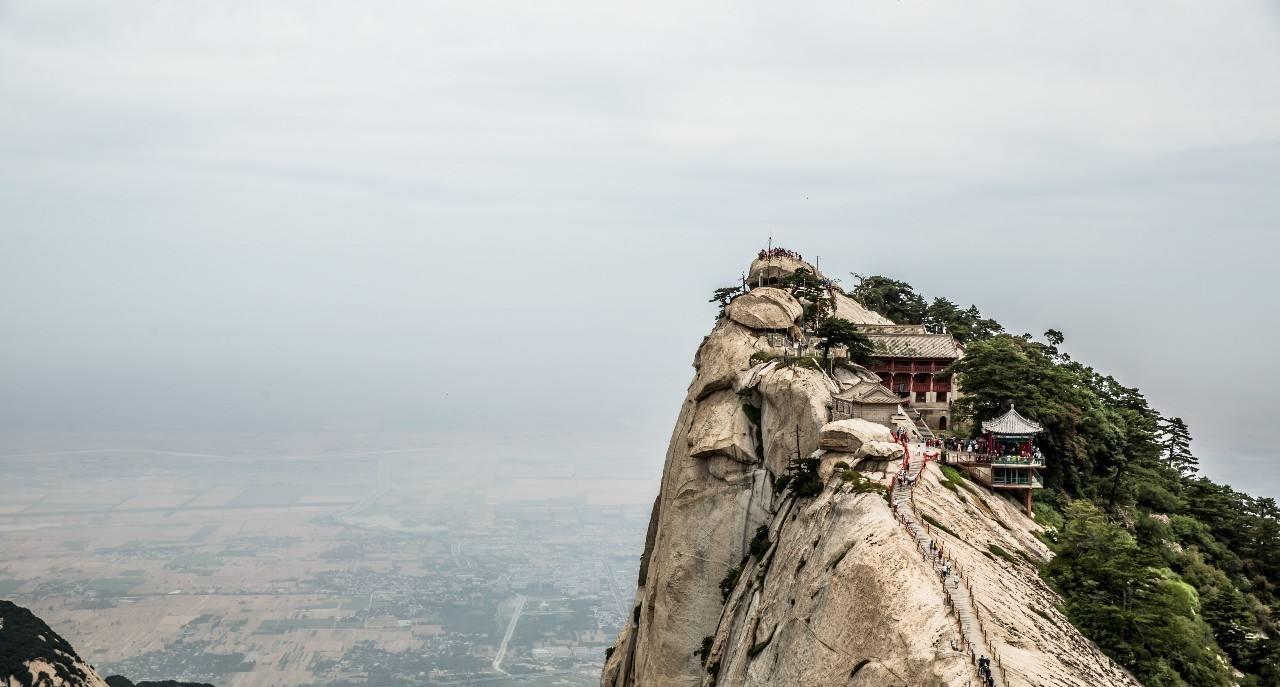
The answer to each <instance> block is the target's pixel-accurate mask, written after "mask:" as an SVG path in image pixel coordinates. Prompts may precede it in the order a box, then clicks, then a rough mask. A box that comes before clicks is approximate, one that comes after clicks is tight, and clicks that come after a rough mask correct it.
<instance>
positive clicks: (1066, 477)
mask: <svg viewBox="0 0 1280 687" xmlns="http://www.w3.org/2000/svg"><path fill="white" fill-rule="evenodd" d="M850 296H852V297H853V298H855V299H857V300H859V301H860V302H861V303H862V304H863V305H865V306H867V307H870V308H872V309H876V310H878V311H879V312H880V313H881V314H883V315H885V316H886V317H889V318H890V319H893V320H894V321H896V322H902V323H923V324H926V325H934V326H945V327H946V328H947V330H948V331H950V332H951V333H952V334H953V335H955V336H956V338H957V339H960V340H962V341H963V342H965V344H966V349H965V356H964V358H962V359H960V360H959V361H957V362H956V363H955V364H954V365H953V366H952V368H951V369H950V370H949V372H951V373H953V374H956V375H957V376H958V378H959V383H960V386H961V388H963V389H964V393H965V396H963V397H962V398H961V399H959V400H957V401H956V403H955V405H954V407H953V408H954V413H955V415H956V419H958V420H960V421H961V422H960V423H959V424H958V425H957V426H961V427H963V426H965V423H964V420H968V423H967V424H968V426H969V427H970V428H971V430H970V431H973V433H974V434H976V430H974V429H972V428H974V427H976V426H977V424H978V421H980V420H984V419H987V418H990V417H994V416H996V415H998V414H999V413H1001V412H1003V411H1004V410H1005V409H1006V408H1008V404H1009V403H1010V402H1012V403H1015V404H1016V405H1017V408H1018V411H1019V412H1021V413H1022V414H1024V415H1026V416H1028V417H1031V418H1033V419H1035V420H1036V421H1037V422H1040V423H1041V424H1042V425H1044V427H1045V431H1044V432H1043V433H1042V434H1041V435H1040V436H1039V437H1038V438H1037V441H1038V443H1039V445H1040V447H1041V449H1042V450H1043V451H1044V453H1045V456H1046V459H1047V466H1046V486H1047V487H1048V489H1046V490H1045V491H1043V492H1041V493H1040V494H1039V495H1038V497H1037V498H1038V499H1039V500H1040V503H1037V504H1036V516H1037V519H1038V520H1039V521H1040V522H1041V523H1042V524H1046V525H1049V526H1051V527H1054V528H1056V529H1057V530H1058V531H1057V532H1056V533H1054V532H1053V531H1051V532H1050V536H1049V538H1050V542H1051V544H1052V546H1053V549H1054V551H1055V553H1056V554H1057V555H1056V557H1055V558H1054V560H1053V561H1052V562H1051V563H1050V564H1049V565H1048V566H1047V567H1046V568H1045V570H1044V575H1045V578H1046V579H1047V580H1048V581H1049V582H1050V583H1051V584H1052V585H1053V586H1054V587H1055V588H1056V589H1057V590H1058V592H1059V593H1060V594H1062V596H1063V598H1064V600H1065V610H1066V612H1067V615H1068V617H1069V618H1070V619H1071V621H1072V623H1073V624H1075V625H1076V626H1077V627H1078V628H1079V629H1080V630H1081V631H1082V632H1083V633H1084V634H1085V635H1086V636H1088V637H1090V638H1091V639H1093V640H1095V641H1096V642H1097V643H1098V644H1099V646H1101V647H1102V649H1103V650H1104V651H1106V652H1107V653H1108V655H1110V656H1111V657H1112V658H1114V659H1115V660H1116V661H1118V662H1119V663H1121V664H1122V665H1124V666H1126V667H1127V668H1129V669H1131V670H1133V671H1134V673H1135V674H1136V675H1137V676H1138V678H1139V679H1140V680H1141V681H1142V682H1143V683H1144V684H1145V685H1147V686H1148V687H1166V686H1172V687H1180V686H1183V685H1190V686H1196V687H1200V686H1217V685H1229V684H1232V683H1233V682H1236V681H1233V679H1232V676H1231V671H1230V666H1228V665H1226V664H1225V662H1224V660H1223V657H1225V658H1227V659H1229V660H1230V662H1231V664H1232V665H1234V667H1235V668H1237V669H1238V670H1240V671H1241V672H1243V673H1244V677H1243V678H1242V679H1239V680H1238V683H1239V684H1240V685H1242V686H1259V687H1260V686H1266V685H1280V635H1278V634H1277V633H1278V632H1280V623H1277V618H1280V587H1277V580H1280V508H1278V507H1277V504H1276V501H1275V499H1271V498H1255V497H1252V496H1249V495H1248V494H1244V493H1242V492H1238V491H1235V490H1234V489H1232V488H1230V487H1228V486H1225V485H1221V484H1216V483H1214V482H1212V481H1210V480H1209V479H1206V478H1204V477H1202V476H1198V475H1197V474H1196V467H1197V466H1196V460H1195V456H1194V455H1193V454H1192V452H1191V450H1190V436H1191V434H1190V430H1189V429H1188V428H1187V426H1186V423H1185V422H1183V421H1182V420H1181V419H1179V418H1176V417H1171V418H1165V417H1162V416H1161V415H1160V413H1158V412H1157V411H1156V410H1155V409H1153V408H1152V407H1151V406H1150V405H1149V404H1148V403H1147V400H1146V398H1145V397H1143V395H1142V394H1141V392H1139V390H1138V389H1135V388H1130V387H1126V386H1124V385H1123V384H1121V383H1119V382H1118V381H1117V380H1115V379H1114V378H1112V377H1111V376H1108V375H1104V374H1101V373H1099V372H1097V371H1096V370H1094V369H1093V368H1091V367H1089V366H1087V365H1085V364H1083V363H1081V362H1079V361H1076V360H1073V359H1072V358H1071V357H1070V356H1068V355H1067V354H1065V353H1063V352H1062V351H1060V350H1059V349H1058V346H1060V345H1061V344H1062V341H1063V335H1062V333H1061V332H1058V331H1054V330H1050V331H1048V332H1046V333H1045V337H1044V341H1043V342H1040V341H1036V340H1034V339H1033V337H1031V336H1030V335H1022V336H1013V335H1010V334H1006V333H1004V331H1003V328H1002V327H1001V326H1000V325H999V323H997V322H995V321H994V320H991V319H988V318H984V317H982V315H981V313H980V312H978V310H977V308H975V307H972V306H971V307H970V308H969V309H967V310H961V309H959V308H958V307H955V306H954V304H952V303H951V302H950V301H947V300H946V299H942V298H939V299H935V300H934V301H933V303H932V304H928V305H926V300H925V299H924V298H923V297H922V296H920V295H919V294H916V293H915V292H914V291H913V290H912V289H911V287H910V285H909V284H906V283H904V282H899V281H895V280H892V279H889V278H887V277H880V276H874V277H860V278H859V285H858V286H857V287H856V288H855V289H854V290H853V292H852V293H850Z"/></svg>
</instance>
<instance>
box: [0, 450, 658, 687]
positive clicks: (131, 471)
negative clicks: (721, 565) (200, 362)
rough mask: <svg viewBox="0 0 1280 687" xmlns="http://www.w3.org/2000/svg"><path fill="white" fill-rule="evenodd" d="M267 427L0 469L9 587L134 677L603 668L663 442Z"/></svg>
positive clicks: (38, 457) (323, 678)
mask: <svg viewBox="0 0 1280 687" xmlns="http://www.w3.org/2000/svg"><path fill="white" fill-rule="evenodd" d="M258 440H261V438H258V439H255V438H251V437H244V438H241V439H239V440H238V442H239V443H238V444H237V443H236V442H232V445H226V444H225V442H228V441H229V440H227V439H220V440H219V441H220V442H223V443H224V445H220V446H215V447H208V446H205V445H204V444H202V443H201V439H200V438H199V437H185V438H179V439H176V440H175V439H174V438H173V437H165V438H163V439H157V438H156V437H146V436H141V437H140V436H134V437H128V438H122V437H110V438H99V439H98V440H97V443H100V444H105V445H106V446H105V447H103V448H79V447H83V446H85V438H84V437H67V438H66V440H65V442H61V443H60V444H56V445H40V446H34V445H30V446H27V448H28V449H29V450H28V452H26V453H21V454H13V455H10V456H7V457H6V466H7V471H9V474H11V475H20V476H21V477H20V478H19V479H17V480H7V481H6V483H5V484H4V485H3V486H0V497H2V499H3V500H2V501H0V540H2V541H3V542H4V549H5V557H4V559H3V561H0V597H2V598H7V599H11V600H13V601H15V602H16V603H19V604H21V605H24V606H28V607H30V608H31V609H32V610H33V611H35V612H37V613H38V614H39V615H40V616H41V617H42V618H44V619H45V621H46V622H48V623H49V624H50V626H51V627H53V628H55V630H56V631H57V632H58V633H60V634H61V635H62V636H64V637H66V638H68V639H69V640H70V641H72V642H73V643H74V645H75V646H76V647H77V650H78V651H79V652H80V654H81V655H82V656H83V657H84V658H85V660H87V661H88V662H90V663H93V664H95V665H96V667H97V668H98V670H99V672H100V673H102V674H103V675H111V674H122V675H127V676H129V677H131V678H132V679H134V680H147V679H181V680H192V681H199V682H210V683H213V684H216V685H218V686H219V687H266V686H268V685H284V686H295V685H297V686H301V685H315V686H316V687H320V686H325V685H411V684H422V685H529V686H534V685H537V686H543V685H546V686H550V685H588V684H597V683H598V680H599V672H600V666H601V663H602V661H603V659H604V652H605V649H606V647H607V646H608V645H609V644H610V643H611V642H612V640H613V637H614V636H615V635H616V634H617V632H618V630H619V629H620V628H621V627H622V624H623V622H624V619H625V618H626V616H627V614H628V613H629V612H630V605H631V594H632V590H633V589H634V587H635V576H636V572H637V569H638V566H639V560H638V558H637V552H638V551H641V550H642V549H643V537H644V530H645V525H646V523H647V518H648V511H649V508H650V506H651V505H652V499H653V495H654V491H655V490H656V488H655V485H656V479H655V476H654V475H650V474H648V473H645V472H643V470H644V469H646V466H645V465H644V463H645V461H641V460H630V464H634V465H636V466H637V468H636V470H639V471H637V472H633V473H630V474H628V473H627V470H626V468H625V465H627V464H628V458H627V457H626V456H618V455H617V454H616V453H611V452H610V451H609V450H608V449H606V448H600V447H594V450H592V455H593V456H594V457H593V458H592V457H588V458H583V457H582V456H569V455H565V456H563V457H562V458H561V457H557V449H556V448H555V447H553V446H537V445H531V444H530V443H528V442H523V441H519V440H512V441H510V442H509V443H500V444H496V445H495V444H492V440H488V441H490V443H489V444H487V445H471V446H468V447H466V448H461V447H460V446H459V445H458V444H453V443H445V444H443V445H432V440H431V439H430V438H424V437H413V436H398V437H385V436H384V437H378V438H376V439H370V438H369V437H363V436H355V437H334V436H327V437H322V438H321V439H305V440H304V439H296V440H288V441H284V442H283V444H279V445H277V444H273V443H272V442H274V441H275V440H270V441H265V440H263V441H264V443H267V444H268V445H267V446H265V447H258V448H255V446H254V444H255V442H256V441H258ZM290 441H308V442H312V445H302V446H299V445H297V444H291V443H289V442H290ZM15 443H16V444H17V445H19V446H21V445H22V442H21V440H20V439H19V440H17V441H16V442H14V441H11V442H9V444H8V445H10V446H12V445H15ZM113 444H115V446H112V445H113ZM128 444H134V445H136V446H145V447H146V448H127V447H126V445H128ZM170 444H172V445H173V446H174V448H153V447H155V446H162V447H164V446H168V445H170ZM424 445H425V447H423V446H424ZM584 450H586V449H584ZM513 455H519V456H520V460H519V461H518V465H519V468H518V469H512V468H508V467H505V465H508V464H516V463H515V462H514V461H512V462H511V463H508V462H507V461H506V460H505V459H507V458H509V457H510V456H513ZM605 460H614V461H616V462H617V463H620V464H622V465H623V466H624V467H623V468H620V469H618V468H616V466H615V469H611V470H608V471H605V470H602V469H595V468H593V461H594V464H595V465H602V463H601V461H605ZM653 462H654V461H648V463H649V466H647V467H650V468H651V465H652V463H653ZM601 475H608V478H601Z"/></svg>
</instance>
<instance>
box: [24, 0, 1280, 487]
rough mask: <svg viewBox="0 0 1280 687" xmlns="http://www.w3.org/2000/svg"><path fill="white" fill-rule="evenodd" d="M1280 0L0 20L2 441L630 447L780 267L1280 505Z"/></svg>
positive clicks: (221, 11)
mask: <svg viewBox="0 0 1280 687" xmlns="http://www.w3.org/2000/svg"><path fill="white" fill-rule="evenodd" d="M1278 228H1280V4H1277V3H1275V2H1271V3H1263V2H1203V1H1202V0H1198V1H1195V2H1170V1H1168V0H1161V1H1159V2H1155V1H1146V2H1141V1H1140V2H1126V3H1115V2H1085V3H1063V2H1018V3H1009V2H998V3H997V2H966V3H936V2H919V1H916V0H893V1H888V0H885V1H878V2H862V3H849V2H830V3H804V4H797V3H778V2H772V3H751V2H742V1H740V0H739V1H735V2H724V3H690V2H672V3H664V2H646V3H607V2H599V1H598V0H597V1H593V2H585V1H583V2H576V1H569V2H545V3H530V2H510V3H504V2H484V1H470V2H456V3H433V2H421V1H414V2H361V3H351V2H329V1H320V0H316V1H312V2H297V1H277V2H270V3H263V2H252V3H251V2H234V1H225V0H220V1H218V2H205V3H196V2H183V3H178V2H170V1H163V2H125V1H121V2H65V1H61V0H31V1H13V0H9V1H4V0H0V322H2V323H3V329H2V330H0V429H9V430H41V431H43V430H66V429H93V430H103V429H106V430H117V429H127V430H137V429H150V430H167V429H200V430H209V429H212V430H222V429H228V430H232V429H233V430H245V429H249V430H255V431H256V430H276V429H286V430H314V429H351V430H383V429H386V430H449V431H489V432H493V431H502V432H513V433H522V432H539V433H546V434H551V435H559V436H562V437H564V439H563V440H564V441H565V442H572V441H573V436H575V434H576V433H583V434H586V433H591V434H606V435H613V436H616V437H617V441H618V442H619V443H620V444H623V443H625V444H627V445H628V446H629V447H634V445H635V444H636V443H639V444H640V445H645V444H651V445H652V446H653V457H652V460H653V461H654V462H655V464H656V463H657V462H659V461H660V460H661V453H660V452H661V448H662V447H663V446H664V445H665V443H666V441H667V438H668V435H669V432H670V425H671V422H672V420H673V419H674V417H675V415H676V412H677V411H678V407H679V403H680V399H681V396H682V394H683V391H684V388H685V386H686V384H687V382H688V380H689V376H690V373H691V370H690V368H689V363H690V361H691V359H692V356H693V352H694V349H695V347H696V345H697V343H698V341H699V340H700V338H701V337H702V336H703V335H704V334H705V333H706V331H707V329H708V328H709V326H710V325H711V323H712V316H713V313H714V309H713V306H711V305H709V304H707V303H706V302H705V301H706V299H707V298H708V296H709V292H710V291H711V290H712V289H713V288H714V287H717V286H721V285H723V284H727V283H731V282H733V281H735V280H736V279H737V278H738V276H739V274H740V272H741V271H742V270H743V269H744V268H745V267H746V265H747V263H748V261H749V260H750V258H751V256H752V254H753V253H754V252H755V251H756V250H758V249H759V248H760V247H762V246H763V244H764V243H765V241H766V237H768V236H769V235H772V236H773V237H774V238H775V242H776V243H778V244H781V245H785V246H788V247H791V248H794V249H796V250H799V251H801V252H803V253H804V254H805V255H806V256H813V255H821V256H822V265H823V268H824V271H827V272H828V273H829V274H832V275H837V276H839V275H846V274H847V273H848V272H851V271H856V272H863V273H884V274H889V275H893V276H895V277H897V278H901V279H905V280H907V281H909V282H910V283H912V284H913V285H915V286H916V287H917V288H919V289H920V290H922V291H923V292H925V293H926V294H928V295H930V296H935V295H947V296H949V297H950V298H952V299H953V300H957V301H960V302H962V303H964V304H968V303H971V302H972V303H977V304H978V305H979V307H981V308H982V309H983V310H984V311H985V312H987V313H988V314H990V315H991V316H994V317H996V318H997V319H999V320H1000V321H1002V322H1004V323H1005V324H1006V325H1007V326H1008V327H1009V328H1011V329H1013V330H1015V331H1031V332H1036V333H1038V332H1042V331H1043V330H1044V329H1046V328H1048V327H1056V328H1059V329H1062V330H1063V331H1065V332H1066V335H1067V347H1068V348H1069V350H1070V351H1071V352H1072V353H1073V354H1075V355H1076V356H1078V357H1080V358H1083V359H1085V360H1087V361H1089V362H1091V363H1093V364H1095V365H1096V366H1098V367H1099V368H1101V369H1103V370H1105V371H1107V372H1110V373H1112V374H1115V375H1116V376H1117V377H1118V378H1119V379H1121V380H1122V381H1123V382H1125V383H1127V384H1130V385H1134V386H1138V387H1140V388H1141V389H1143V390H1144V391H1145V392H1147V394H1148V395H1149V396H1150V398H1151V399H1152V401H1153V403H1154V404H1155V405H1156V406H1157V407H1158V408H1159V409H1160V410H1162V411H1163V412H1165V413H1166V414H1170V415H1181V416H1183V417H1184V418H1186V419H1187V420H1188V422H1189V423H1190V424H1191V427H1192V429H1193V431H1194V433H1195V436H1196V438H1197V443H1196V448H1197V449H1198V451H1199V453H1200V454H1201V455H1202V457H1203V460H1204V461H1205V462H1206V463H1207V469H1208V471H1209V473H1210V474H1211V475H1213V476H1215V477H1223V478H1228V479H1230V481H1231V482H1232V483H1233V484H1236V485H1237V486H1240V487H1244V488H1247V489H1250V490H1252V491H1256V492H1258V491H1260V492H1268V493H1272V494H1280V464H1277V462H1276V461H1275V459H1274V456H1275V447H1274V442H1273V441H1272V439H1271V437H1272V431H1273V428H1274V427H1276V426H1277V420H1278V419H1280V401H1278V400H1277V393H1276V389H1277V387H1280V357H1278V356H1277V355H1276V354H1275V352H1274V349H1275V348H1276V341H1277V340H1278V338H1280V316H1278V315H1277V308H1276V306H1275V305H1274V303H1273V299H1274V291H1275V290H1276V288H1277V286H1280V278H1277V276H1276V270H1275V265H1276V264H1277V256H1276V252H1277V249H1278V248H1280V239H1278V238H1277V236H1276V231H1277V229H1278Z"/></svg>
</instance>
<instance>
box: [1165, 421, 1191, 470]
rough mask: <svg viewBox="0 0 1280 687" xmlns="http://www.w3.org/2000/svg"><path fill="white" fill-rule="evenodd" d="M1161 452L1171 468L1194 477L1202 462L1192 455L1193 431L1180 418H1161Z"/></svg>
mask: <svg viewBox="0 0 1280 687" xmlns="http://www.w3.org/2000/svg"><path fill="white" fill-rule="evenodd" d="M1160 452H1161V456H1162V457H1163V458H1164V460H1165V462H1166V463H1168V464H1169V467H1171V468H1173V469H1174V470H1177V471H1178V472H1180V473H1182V474H1183V475H1188V476H1190V475H1194V474H1196V472H1197V471H1198V470H1199V469H1200V461H1199V460H1197V459H1196V457H1195V455H1194V454H1192V453H1191V429H1190V428H1189V427H1187V423H1186V422H1184V421H1183V420H1182V418H1180V417H1170V418H1160Z"/></svg>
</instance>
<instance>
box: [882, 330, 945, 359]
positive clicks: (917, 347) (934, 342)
mask: <svg viewBox="0 0 1280 687" xmlns="http://www.w3.org/2000/svg"><path fill="white" fill-rule="evenodd" d="M866 336H867V338H868V339H871V343H872V344H874V345H875V348H876V354H877V355H879V356H881V357H885V358H940V359H944V360H955V359H957V358H959V357H960V356H961V355H962V353H963V349H962V348H960V343H959V342H958V341H956V339H955V337H953V336H951V335H950V334H915V333H912V334H906V333H902V334H899V333H884V334H881V333H872V332H868V333H867V334H866Z"/></svg>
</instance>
